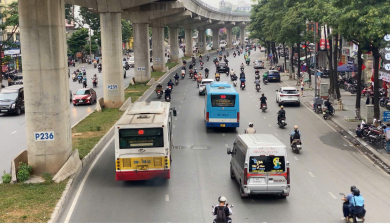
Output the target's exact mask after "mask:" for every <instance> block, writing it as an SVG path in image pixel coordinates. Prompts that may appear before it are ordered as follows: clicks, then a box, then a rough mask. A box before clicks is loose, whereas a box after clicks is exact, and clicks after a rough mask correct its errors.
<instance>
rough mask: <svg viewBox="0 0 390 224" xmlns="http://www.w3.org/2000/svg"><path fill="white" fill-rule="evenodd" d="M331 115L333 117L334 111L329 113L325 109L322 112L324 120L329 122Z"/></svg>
mask: <svg viewBox="0 0 390 224" xmlns="http://www.w3.org/2000/svg"><path fill="white" fill-rule="evenodd" d="M333 115H334V109H333V112H332V111H329V110H328V108H326V109H325V111H324V112H323V117H324V120H329V119H330V118H331V117H332V116H333Z"/></svg>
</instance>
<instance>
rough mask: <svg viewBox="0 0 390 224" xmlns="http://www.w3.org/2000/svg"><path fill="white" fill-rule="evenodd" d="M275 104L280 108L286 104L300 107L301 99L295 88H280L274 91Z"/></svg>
mask: <svg viewBox="0 0 390 224" xmlns="http://www.w3.org/2000/svg"><path fill="white" fill-rule="evenodd" d="M276 103H278V104H279V106H281V105H282V104H286V103H294V104H296V105H297V106H300V105H301V99H300V96H299V92H298V90H297V88H295V87H280V89H279V90H276Z"/></svg>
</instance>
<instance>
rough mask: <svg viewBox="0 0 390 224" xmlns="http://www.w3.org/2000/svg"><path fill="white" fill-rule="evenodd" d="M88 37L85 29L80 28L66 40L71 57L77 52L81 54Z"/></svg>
mask: <svg viewBox="0 0 390 224" xmlns="http://www.w3.org/2000/svg"><path fill="white" fill-rule="evenodd" d="M88 37H89V32H88V29H86V28H82V29H80V30H77V31H76V32H74V33H73V34H72V36H71V37H70V38H69V39H68V47H69V51H70V52H71V53H72V54H73V55H75V54H76V53H77V52H83V51H84V50H85V46H86V45H87V43H88ZM88 50H89V48H88Z"/></svg>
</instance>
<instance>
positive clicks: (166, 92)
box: [165, 86, 172, 99]
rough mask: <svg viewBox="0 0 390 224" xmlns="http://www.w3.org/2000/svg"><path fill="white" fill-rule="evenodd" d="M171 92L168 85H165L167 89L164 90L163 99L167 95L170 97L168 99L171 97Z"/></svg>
mask: <svg viewBox="0 0 390 224" xmlns="http://www.w3.org/2000/svg"><path fill="white" fill-rule="evenodd" d="M171 92H172V90H171V89H170V88H169V86H168V87H167V89H166V90H165V99H167V98H168V97H169V98H170V99H172V97H171Z"/></svg>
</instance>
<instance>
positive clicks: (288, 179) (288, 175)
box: [287, 167, 290, 184]
mask: <svg viewBox="0 0 390 224" xmlns="http://www.w3.org/2000/svg"><path fill="white" fill-rule="evenodd" d="M287 184H290V167H287Z"/></svg>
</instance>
